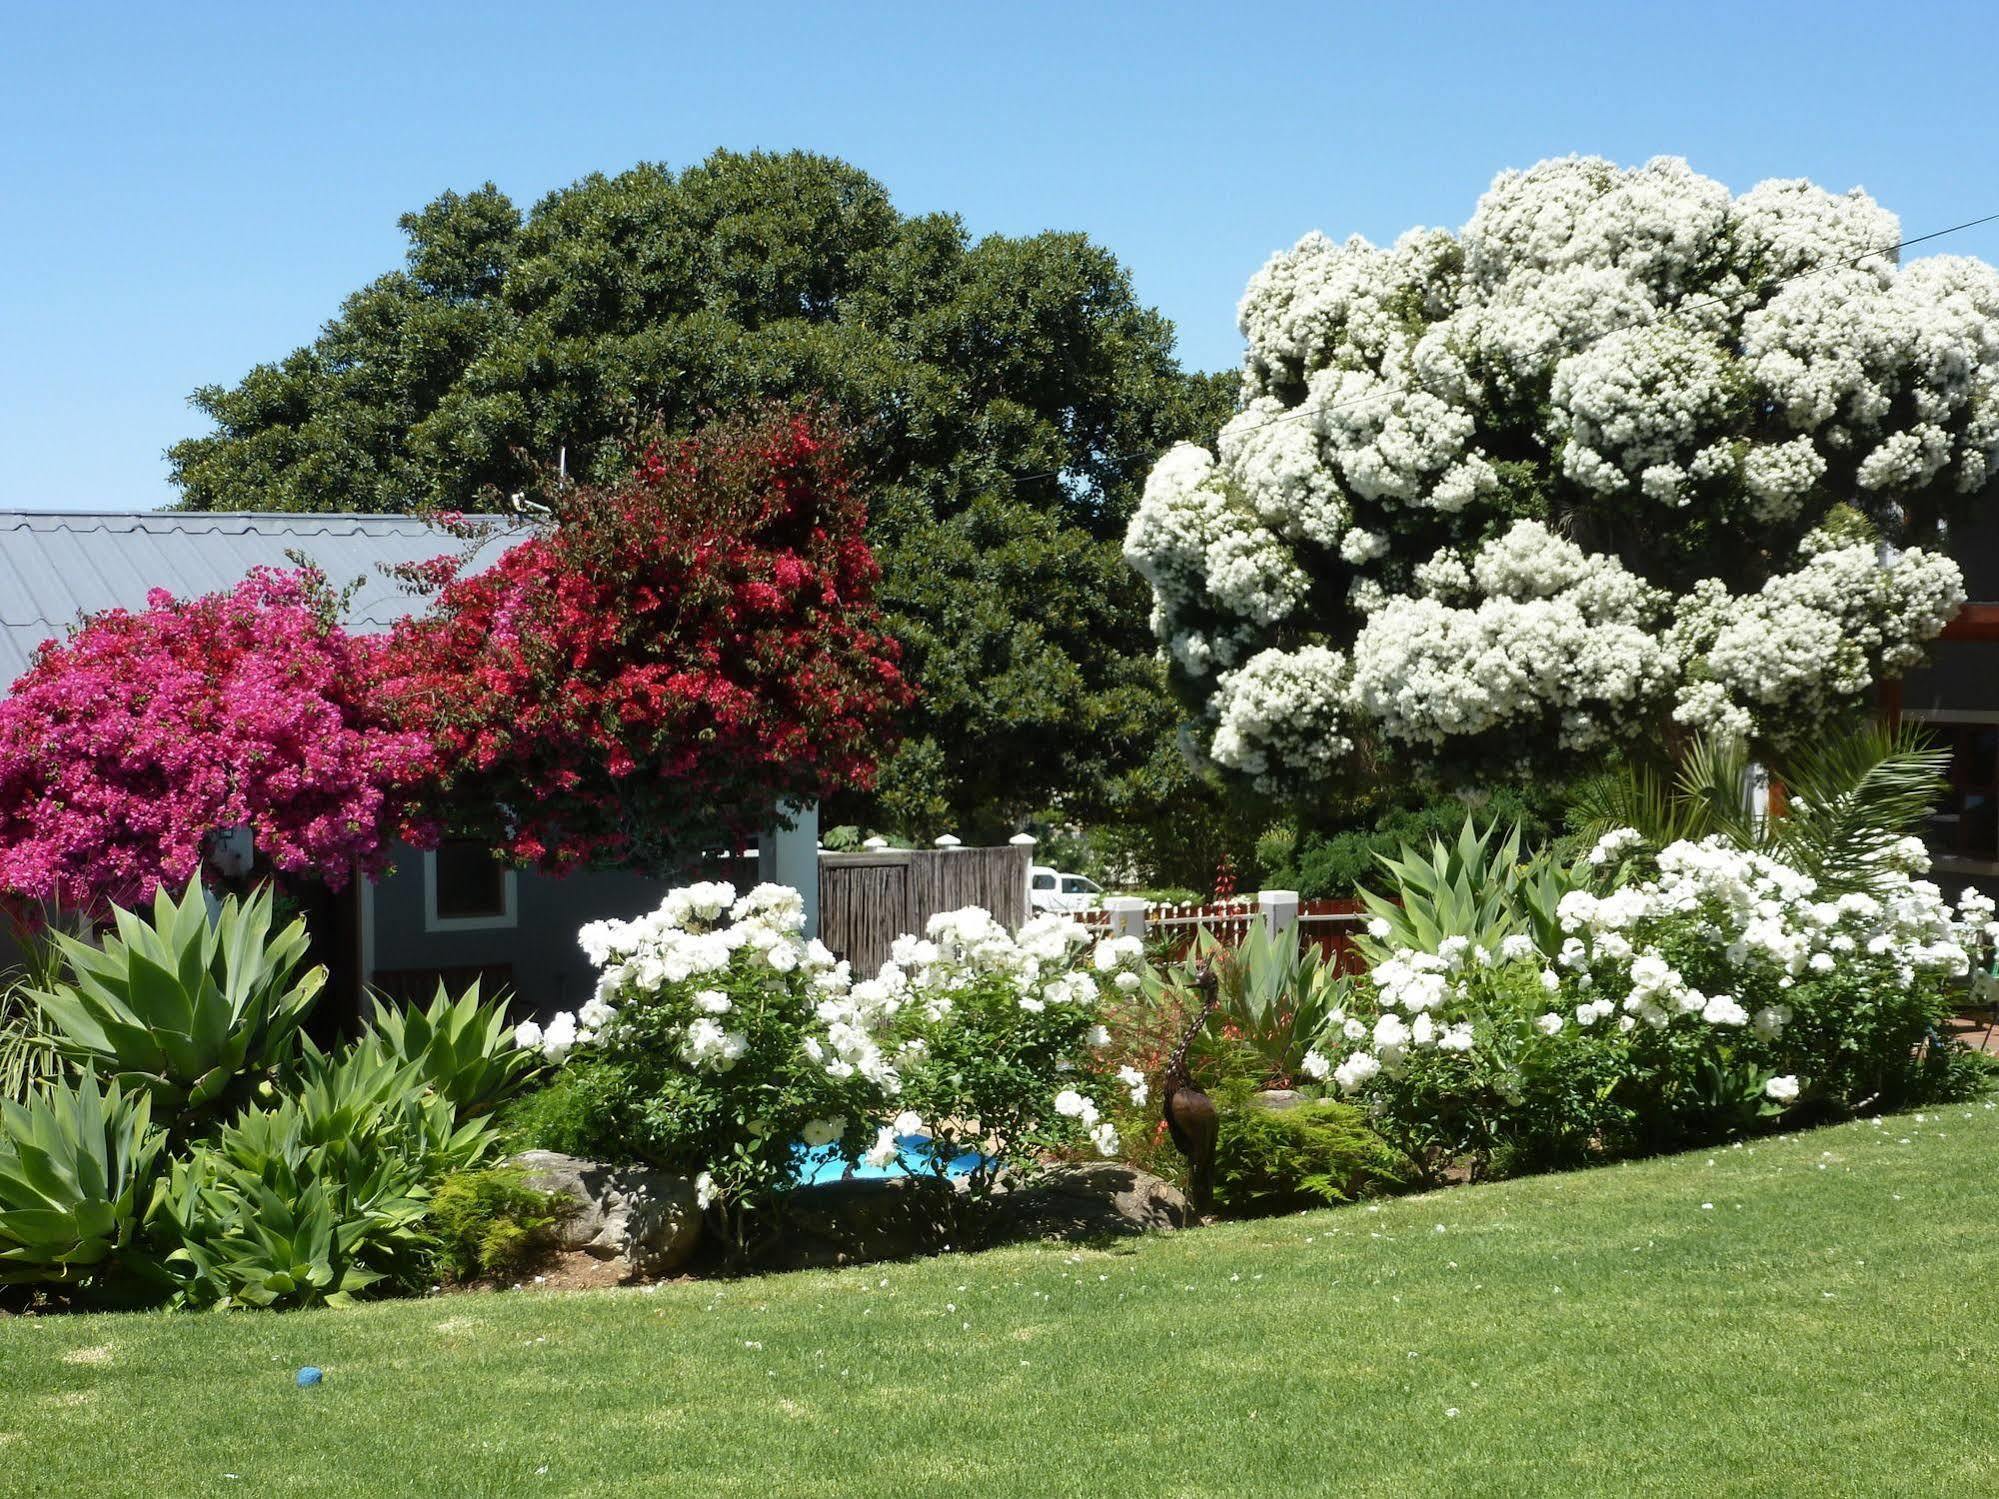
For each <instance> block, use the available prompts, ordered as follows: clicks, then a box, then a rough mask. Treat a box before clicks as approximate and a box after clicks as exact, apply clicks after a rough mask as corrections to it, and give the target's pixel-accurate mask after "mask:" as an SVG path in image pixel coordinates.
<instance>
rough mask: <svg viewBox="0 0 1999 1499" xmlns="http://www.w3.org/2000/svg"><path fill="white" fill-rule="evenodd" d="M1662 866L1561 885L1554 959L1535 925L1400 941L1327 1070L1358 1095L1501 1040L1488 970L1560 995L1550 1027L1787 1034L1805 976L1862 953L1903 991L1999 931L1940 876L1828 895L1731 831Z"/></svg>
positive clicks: (1622, 836) (1548, 1016) (1323, 1066)
mask: <svg viewBox="0 0 1999 1499" xmlns="http://www.w3.org/2000/svg"><path fill="white" fill-rule="evenodd" d="M1638 841H1639V839H1638V835H1637V834H1636V833H1634V832H1632V831H1631V830H1629V829H1622V830H1618V831H1616V832H1613V833H1612V834H1610V835H1609V836H1607V837H1606V838H1605V839H1603V840H1602V841H1601V842H1599V844H1598V845H1597V848H1596V850H1595V851H1593V853H1592V855H1591V862H1593V863H1604V862H1612V861H1614V860H1615V859H1616V858H1617V857H1618V856H1619V855H1620V854H1621V853H1623V852H1624V851H1626V850H1628V849H1630V848H1632V847H1634V846H1636V844H1637V843H1638ZM1888 854H1889V857H1887V858H1885V859H1884V860H1883V861H1882V864H1883V867H1884V868H1888V867H1900V868H1902V869H1908V868H1910V867H1911V866H1915V867H1920V860H1921V855H1920V851H1919V848H1918V849H1909V848H1906V847H1904V846H1902V845H1901V844H1899V843H1898V844H1897V845H1896V847H1895V848H1894V849H1892V850H1889V851H1888ZM1598 855H1601V856H1602V857H1601V858H1599V857H1598ZM1656 863H1657V874H1656V875H1655V876H1653V877H1652V878H1650V879H1647V880H1644V881H1642V882H1638V883H1633V884H1625V885H1620V886H1618V887H1616V888H1614V889H1612V890H1611V891H1610V892H1609V893H1607V894H1602V895H1598V894H1595V893H1592V892H1590V891H1587V890H1574V891H1571V892H1569V893H1568V894H1567V895H1565V896H1563V897H1562V900H1561V902H1560V904H1559V906H1558V908H1557V913H1556V914H1557V917H1558V919H1559V921H1560V925H1561V930H1562V934H1563V940H1562V946H1561V949H1560V951H1559V953H1557V954H1554V955H1553V957H1552V961H1550V960H1549V958H1548V957H1547V956H1546V955H1544V954H1543V953H1542V952H1541V951H1540V950H1539V949H1537V948H1536V947H1535V946H1534V944H1533V943H1532V942H1531V941H1530V940H1529V939H1527V938H1526V937H1524V936H1516V937H1509V938H1507V939H1505V941H1504V942H1503V943H1502V944H1501V945H1500V947H1499V950H1498V951H1496V952H1495V951H1488V950H1486V949H1485V948H1482V947H1476V946H1473V945H1472V944H1471V943H1469V942H1468V941H1467V940H1466V939H1464V938H1462V937H1452V938H1446V939H1445V940H1444V941H1443V942H1442V943H1441V944H1440V945H1439V949H1438V951H1436V952H1434V953H1428V952H1416V951H1411V950H1407V949H1402V950H1397V951H1396V952H1394V953H1393V954H1391V955H1390V956H1389V957H1388V958H1387V959H1386V960H1384V961H1382V962H1380V963H1378V964H1376V965H1375V967H1374V968H1373V969H1372V970H1371V972H1370V974H1369V981H1370V987H1371V988H1372V990H1373V996H1374V999H1375V1002H1376V1013H1375V1014H1374V1015H1373V1017H1372V1018H1371V1019H1370V1018H1367V1017H1363V1016H1359V1015H1353V1016H1349V1015H1346V1014H1341V1015H1338V1016H1336V1017H1334V1024H1335V1025H1336V1026H1337V1028H1338V1032H1339V1037H1340V1039H1341V1040H1342V1041H1344V1042H1345V1043H1346V1044H1347V1047H1348V1049H1347V1051H1346V1055H1345V1057H1344V1059H1343V1060H1342V1061H1340V1062H1339V1063H1338V1065H1337V1066H1335V1065H1334V1064H1333V1063H1332V1061H1331V1060H1330V1059H1329V1058H1327V1057H1325V1056H1324V1055H1323V1054H1320V1055H1319V1056H1318V1059H1317V1061H1316V1062H1315V1064H1314V1068H1315V1070H1318V1071H1320V1074H1321V1075H1324V1074H1325V1073H1328V1072H1329V1073H1331V1075H1332V1076H1333V1077H1334V1078H1335V1079H1336V1080H1337V1081H1338V1082H1339V1083H1340V1085H1341V1086H1342V1087H1343V1088H1345V1089H1347V1090H1348V1091H1353V1090H1355V1089H1358V1088H1360V1087H1362V1086H1363V1085H1364V1084H1365V1083H1366V1082H1367V1081H1368V1080H1369V1079H1370V1078H1373V1077H1375V1076H1377V1075H1378V1074H1382V1073H1386V1074H1388V1075H1390V1076H1393V1075H1396V1074H1397V1073H1399V1072H1400V1071H1401V1070H1402V1069H1403V1068H1404V1067H1406V1066H1407V1064H1408V1062H1409V1059H1410V1057H1411V1056H1412V1054H1413V1053H1416V1052H1419V1051H1422V1050H1425V1049H1437V1050H1442V1051H1470V1050H1472V1049H1473V1048H1474V1047H1476V1046H1478V1045H1481V1044H1483V1043H1486V1042H1489V1041H1491V1040H1492V1039H1493V1038H1492V1036H1491V1034H1490V1028H1491V1027H1493V1026H1495V1025H1503V1024H1505V1023H1506V1017H1505V1016H1503V1015H1494V1014H1492V1013H1490V1012H1489V1011H1488V1010H1487V1009H1486V1008H1484V1007H1483V1005H1482V1003H1481V1001H1480V999H1479V997H1478V995H1477V994H1476V993H1475V988H1476V983H1477V980H1478V978H1479V976H1480V975H1481V974H1482V973H1484V972H1486V971H1489V970H1500V969H1506V968H1508V967H1512V966H1516V965H1517V966H1518V967H1519V968H1520V969H1522V970H1523V971H1525V972H1526V973H1527V974H1528V976H1530V977H1531V979H1532V981H1533V984H1534V985H1537V986H1538V988H1539V990H1540V991H1541V992H1543V993H1545V994H1546V995H1547V996H1548V998H1547V1004H1548V1008H1547V1010H1546V1011H1545V1012H1543V1013H1541V1014H1539V1015H1538V1016H1536V1017H1535V1018H1534V1021H1533V1026H1534V1029H1535V1030H1536V1031H1537V1032H1538V1033H1539V1034H1540V1035H1542V1036H1556V1035H1560V1034H1561V1033H1562V1032H1563V1031H1565V1030H1567V1029H1568V1028H1569V1027H1571V1026H1574V1027H1578V1028H1580V1029H1582V1030H1585V1031H1600V1032H1612V1031H1614V1032H1624V1033H1629V1032H1632V1031H1634V1030H1637V1029H1638V1028H1639V1027H1641V1026H1643V1027H1651V1028H1654V1029H1664V1028H1666V1027H1668V1026H1674V1025H1679V1026H1704V1027H1709V1028H1713V1029H1717V1030H1721V1031H1731V1032H1732V1031H1743V1032H1748V1033H1753V1034H1754V1035H1755V1036H1758V1037H1760V1038H1762V1039H1764V1040H1775V1039H1777V1038H1778V1037H1780V1036H1781V1035H1782V1034H1783V1031H1784V1028H1785V1027H1786V1026H1787V1025H1789V1024H1790V1023H1791V1021H1792V1019H1793V1010H1792V1008H1791V1006H1790V1005H1789V1004H1786V1003H1784V1002H1783V1000H1781V999H1772V998H1770V996H1772V995H1783V994H1786V993H1787V992H1788V991H1791V990H1793V989H1794V988H1795V986H1796V985H1797V984H1798V983H1800V982H1801V981H1804V980H1807V979H1809V978H1813V977H1817V976H1820V975H1825V974H1830V973H1833V972H1834V971H1836V970H1839V969H1841V968H1844V967H1847V966H1850V965H1853V964H1856V963H1865V964H1868V965H1871V966H1872V967H1873V969H1874V970H1875V971H1876V972H1877V973H1878V974H1879V975H1880V977H1881V981H1882V982H1885V983H1893V984H1896V985H1899V986H1901V987H1903V988H1906V987H1908V986H1909V985H1910V984H1912V983H1914V982H1915V981H1916V980H1917V979H1918V977H1919V976H1922V975H1930V976H1939V975H1941V976H1955V975H1961V974H1963V973H1964V972H1965V971H1966V968H1967V964H1968V961H1969V957H1968V954H1969V952H1971V951H1974V950H1978V949H1979V948H1980V947H1981V945H1983V946H1985V947H1989V945H1990V944H1991V943H1992V941H1993V939H1994V938H1999V920H1995V919H1994V911H1993V906H1992V902H1991V901H1990V900H1988V899H1986V898H1985V897H1983V896H1981V895H1979V894H1978V892H1977V891H1975V890H1967V891H1966V892H1965V895H1964V897H1963V900H1962V902H1961V904H1960V907H1959V909H1958V910H1957V911H1955V912H1954V911H1953V910H1952V908H1951V907H1950V905H1949V904H1948V903H1947V902H1946V901H1945V900H1944V898H1943V896H1942V894H1941V892H1940V891H1939V890H1938V889H1937V887H1936V886H1935V885H1934V884H1931V883H1930V882H1929V881H1927V880H1922V879H1916V878H1913V877H1911V875H1909V874H1907V873H1902V874H1900V875H1899V877H1897V878H1889V879H1884V880H1882V881H1881V883H1880V888H1879V891H1878V893H1873V894H1865V893H1846V894H1841V895H1836V896H1822V895H1821V894H1820V893H1819V891H1818V888H1817V886H1816V884H1815V882H1814V881H1813V880H1812V879H1811V878H1810V877H1809V876H1808V875H1805V874H1803V873H1801V872H1800V871H1798V870H1796V869H1793V868H1791V867H1789V866H1788V865H1785V864H1783V863H1781V862H1779V861H1778V860H1776V859H1773V858H1770V857H1768V856H1766V855H1763V854H1759V853H1754V852H1747V851H1744V850H1742V849H1739V848H1736V847H1734V846H1732V845H1730V844H1729V843H1727V842H1726V841H1725V840H1722V839H1719V838H1710V839H1705V840H1702V841H1700V842H1685V841H1683V842H1679V843H1674V844H1671V845H1669V846H1668V847H1666V848H1665V849H1663V850H1661V851H1660V853H1659V855H1658V858H1657V861H1656ZM1689 942H1691V943H1692V945H1693V951H1695V952H1697V953H1699V954H1701V955H1702V956H1703V957H1704V958H1711V959H1718V960H1719V962H1717V963H1715V964H1714V965H1713V967H1712V968H1711V969H1710V971H1725V972H1727V973H1729V974H1730V975H1731V976H1732V981H1731V987H1739V989H1740V990H1741V991H1743V992H1755V993H1758V994H1761V995H1763V996H1765V1001H1764V1002H1760V1003H1757V1004H1756V1007H1755V1008H1754V1009H1753V1010H1752V1009H1751V1008H1749V1006H1748V1005H1745V1004H1744V1003H1743V1001H1742V1000H1741V998H1740V997H1739V995H1738V994H1735V993H1707V992H1703V991H1702V990H1701V989H1700V988H1698V987H1696V985H1695V984H1693V983H1692V982H1690V981H1689V980H1688V979H1687V977H1686V976H1685V975H1684V974H1683V973H1682V972H1681V971H1680V969H1679V968H1677V967H1675V966H1674V962H1673V961H1672V959H1671V958H1670V957H1669V956H1668V949H1669V948H1670V949H1674V950H1677V951H1682V952H1684V951H1687V950H1688V946H1687V945H1688V943H1689ZM1523 987H1524V986H1523ZM1329 1039H1330V1033H1329ZM1782 1082H1783V1086H1782V1087H1780V1088H1779V1090H1778V1092H1776V1093H1773V1094H1771V1096H1772V1097H1773V1098H1777V1099H1778V1100H1779V1101H1788V1100H1786V1099H1784V1098H1782V1096H1781V1095H1782V1093H1783V1092H1784V1090H1785V1089H1786V1088H1788V1089H1790V1090H1791V1093H1790V1096H1791V1097H1792V1098H1795V1097H1796V1092H1795V1087H1796V1079H1795V1078H1789V1079H1785V1080H1782Z"/></svg>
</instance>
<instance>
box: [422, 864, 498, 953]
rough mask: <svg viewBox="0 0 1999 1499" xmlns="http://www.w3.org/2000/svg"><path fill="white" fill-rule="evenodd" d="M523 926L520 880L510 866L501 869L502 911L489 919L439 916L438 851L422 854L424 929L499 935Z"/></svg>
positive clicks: (484, 917)
mask: <svg viewBox="0 0 1999 1499" xmlns="http://www.w3.org/2000/svg"><path fill="white" fill-rule="evenodd" d="M520 924H521V905H520V877H519V871H517V870H516V869H515V868H514V867H513V866H512V865H511V864H502V865H500V910H499V911H497V912H494V913H492V914H490V915H486V916H440V915H439V914H438V912H437V850H436V849H434V848H427V849H425V850H424V851H423V929H424V931H425V932H427V933H433V934H434V933H439V932H498V931H507V930H511V929H512V928H515V927H518V926H519V925H520Z"/></svg>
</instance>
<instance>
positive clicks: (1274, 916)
mask: <svg viewBox="0 0 1999 1499" xmlns="http://www.w3.org/2000/svg"><path fill="white" fill-rule="evenodd" d="M1256 909H1257V911H1258V912H1259V913H1261V915H1262V917H1263V924H1264V925H1265V926H1267V927H1268V928H1269V929H1270V935H1271V936H1273V937H1281V936H1283V935H1284V934H1285V933H1286V932H1288V931H1290V930H1291V929H1292V928H1294V927H1295V926H1297V925H1298V892H1297V891H1296V890H1259V891H1257V892H1256Z"/></svg>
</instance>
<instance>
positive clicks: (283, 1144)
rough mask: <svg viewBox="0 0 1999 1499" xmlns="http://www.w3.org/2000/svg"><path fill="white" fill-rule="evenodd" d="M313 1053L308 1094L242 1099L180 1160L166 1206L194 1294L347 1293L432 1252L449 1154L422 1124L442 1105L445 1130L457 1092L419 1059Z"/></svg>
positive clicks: (331, 1300) (183, 1278)
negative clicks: (399, 1062)
mask: <svg viewBox="0 0 1999 1499" xmlns="http://www.w3.org/2000/svg"><path fill="white" fill-rule="evenodd" d="M309 1055H313V1056H317V1057H319V1059H320V1061H321V1062H322V1063H323V1066H324V1070H323V1071H322V1073H321V1074H320V1076H319V1077H318V1078H317V1080H316V1081H315V1082H313V1083H311V1084H308V1086H307V1087H306V1088H305V1089H304V1090H303V1092H302V1093H301V1094H300V1096H298V1097H295V1098H287V1099H285V1100H284V1101H282V1102H281V1103H279V1104H277V1105H276V1106H275V1107H272V1108H253V1109H249V1110H247V1111H245V1113H244V1114H243V1115H242V1116H241V1117H240V1118H238V1119H237V1120H235V1121H234V1122H233V1123H231V1124H229V1125H227V1126H226V1127H224V1128H223V1129H222V1130H221V1131H220V1132H219V1133H218V1134H217V1135H216V1137H215V1138H214V1139H213V1140H212V1141H211V1142H207V1143H204V1144H202V1145H199V1146H197V1147H196V1148H195V1149H194V1151H193V1152H192V1153H191V1154H190V1156H189V1157H188V1158H187V1160H185V1161H184V1162H182V1163H181V1164H180V1165H179V1166H177V1167H176V1169H175V1172H174V1177H173V1182H172V1186H171V1189H170V1191H169V1192H168V1193H167V1194H166V1195H167V1198H168V1205H167V1208H166V1210H165V1216H166V1217H169V1218H171V1220H172V1221H173V1222H174V1223H175V1225H176V1227H177V1231H178V1236H179V1241H180V1247H179V1249H178V1250H177V1251H176V1252H175V1254H174V1255H173V1256H172V1257H171V1258H172V1262H173V1263H172V1268H173V1270H174V1272H175V1274H176V1278H177V1279H178V1281H179V1283H180V1287H181V1293H180V1294H181V1300H182V1301H183V1302H185V1303H186V1304H189V1305H196V1306H237V1305H249V1306H278V1305H284V1306H311V1305H315V1304H318V1303H321V1302H325V1303H328V1304H331V1305H336V1306H337V1305H342V1304H344V1303H345V1302H346V1301H347V1300H349V1299H351V1298H352V1297H353V1296H354V1295H355V1294H356V1293H358V1292H360V1291H363V1290H366V1289H367V1288H368V1287H369V1286H371V1285H374V1284H375V1283H376V1282H378V1281H380V1280H382V1279H384V1278H385V1277H392V1278H395V1279H397V1280H399V1281H403V1282H410V1281H413V1280H414V1278H415V1276H416V1274H417V1272H418V1271H419V1269H420V1267H421V1265H422V1263H423V1257H424V1254H425V1251H426V1247H427V1244H428V1240H427V1239H426V1237H425V1235H424V1231H423V1226H422V1225H423V1218H424V1214H425V1211H426V1200H427V1195H428V1192H427V1187H426V1183H427V1182H428V1181H429V1180H430V1179H432V1177H434V1176H435V1175H436V1174H437V1171H438V1170H439V1169H440V1168H439V1167H437V1166H436V1165H434V1164H433V1163H432V1162H431V1161H430V1159H429V1155H428V1152H427V1150H426V1146H425V1141H424V1137H423V1133H422V1125H423V1121H424V1120H425V1119H426V1118H434V1117H436V1116H437V1115H438V1114H440V1113H441V1116H442V1125H443V1127H444V1128H445V1129H446V1131H447V1132H448V1130H449V1125H450V1118H451V1116H450V1106H449V1105H448V1104H446V1103H445V1102H444V1101H443V1100H442V1099H437V1098H425V1097H424V1096H423V1094H422V1085H421V1083H420V1082H418V1081H416V1080H415V1079H414V1077H413V1074H412V1072H411V1069H408V1068H395V1067H390V1068H388V1069H386V1071H385V1070H383V1069H382V1068H381V1067H380V1066H379V1065H378V1064H376V1063H374V1062H371V1061H367V1060H365V1059H364V1060H363V1062H362V1063H361V1064H359V1065H343V1061H346V1060H347V1059H342V1060H341V1061H336V1060H334V1059H330V1058H326V1057H325V1056H324V1054H322V1053H309ZM412 1120H414V1121H415V1128H414V1129H413V1130H412V1128H411V1122H412ZM473 1127H474V1128H478V1127H480V1126H478V1125H476V1124H475V1125H474V1126H473ZM479 1154H481V1152H473V1153H471V1154H470V1158H472V1159H477V1158H478V1156H479ZM449 1164H450V1163H447V1166H446V1168H445V1169H448V1166H449Z"/></svg>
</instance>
